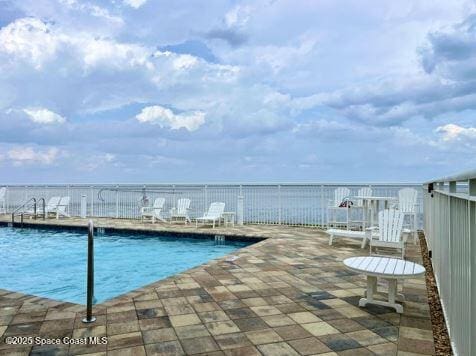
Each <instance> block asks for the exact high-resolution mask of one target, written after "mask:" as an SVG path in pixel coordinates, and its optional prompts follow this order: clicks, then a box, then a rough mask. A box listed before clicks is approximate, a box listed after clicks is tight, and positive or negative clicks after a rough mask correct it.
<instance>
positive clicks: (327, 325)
mask: <svg viewBox="0 0 476 356" xmlns="http://www.w3.org/2000/svg"><path fill="white" fill-rule="evenodd" d="M7 219H8V217H4V221H6V220H7ZM28 222H31V221H28ZM38 223H42V222H41V221H38ZM47 223H50V224H51V223H53V224H68V225H75V224H77V225H83V226H84V225H85V221H84V220H80V219H64V220H60V221H57V220H53V219H50V220H49V221H47ZM95 225H96V226H105V227H108V226H113V227H120V228H133V229H149V230H150V229H155V230H157V231H160V230H168V231H181V232H184V231H185V232H192V231H193V232H194V233H195V232H197V230H196V229H195V228H194V227H191V226H187V227H184V226H180V225H167V224H162V225H159V224H156V225H154V226H152V225H151V224H150V223H149V224H141V223H140V222H137V221H128V220H113V219H97V220H95ZM198 231H199V232H202V233H208V234H210V233H214V234H220V235H234V234H235V235H236V234H237V235H241V236H260V237H268V239H266V240H264V241H261V242H258V243H256V244H254V245H251V246H248V247H246V248H243V249H241V250H238V251H236V252H234V253H233V255H236V256H237V257H238V258H236V259H234V260H233V261H232V260H231V259H229V258H227V257H226V256H225V257H223V258H220V259H217V260H212V261H210V262H208V263H206V264H204V265H201V266H197V267H195V268H193V269H190V270H187V271H185V272H183V273H181V274H178V275H175V276H172V277H170V278H167V279H164V280H161V281H157V282H156V283H153V284H151V285H148V286H145V287H143V288H141V289H138V290H134V291H132V292H130V293H127V294H124V295H122V296H120V297H118V298H115V299H112V300H110V301H107V302H105V303H101V304H98V305H95V307H94V315H95V316H96V317H97V321H96V322H95V323H94V324H89V325H88V324H84V323H82V322H81V319H82V318H83V316H84V309H85V307H84V306H83V305H78V304H72V303H64V302H60V301H55V300H51V299H45V298H39V297H35V296H31V295H24V294H20V293H15V292H13V291H7V290H1V289H0V336H1V340H0V354H1V355H4V354H8V355H14V354H15V355H16V354H18V355H23V354H25V355H26V354H29V353H31V354H44V355H63V354H64V355H67V354H96V355H105V354H106V353H107V354H108V355H197V354H198V355H217V356H218V355H236V356H238V355H240V356H248V355H249V356H251V355H269V356H280V355H317V354H319V355H352V356H357V355H402V356H404V355H419V354H424V355H428V354H433V353H434V345H433V334H432V327H431V322H430V316H429V306H428V301H427V294H426V286H425V280H424V277H420V278H416V279H412V280H410V279H409V280H406V281H405V282H404V286H403V293H404V295H405V297H406V302H405V303H404V313H403V314H402V315H399V314H397V313H395V312H394V311H393V310H392V309H389V308H386V307H379V306H368V307H366V308H359V307H358V306H357V305H358V300H359V299H360V297H361V296H362V294H363V291H364V287H365V285H366V281H365V277H364V276H362V275H358V274H355V273H352V272H350V271H348V270H346V269H345V268H344V266H343V264H342V260H343V259H345V258H347V257H351V256H358V255H367V254H368V250H367V249H365V250H362V249H360V246H359V243H356V242H355V241H348V240H344V239H342V240H339V241H337V242H336V243H335V244H334V245H333V246H329V245H328V244H327V237H326V235H325V234H324V233H323V232H322V231H320V230H318V229H314V228H293V227H287V226H266V225H262V226H255V225H253V226H244V227H235V228H220V229H214V230H212V229H210V228H199V229H198ZM407 246H408V248H407V258H408V259H411V260H413V261H416V262H421V256H420V250H419V247H418V246H417V245H413V244H408V245H407ZM2 253H4V252H2ZM38 272H39V273H41V271H38ZM379 284H380V282H379ZM0 287H1V281H0ZM380 287H381V288H382V289H383V288H384V286H383V285H380ZM400 288H401V286H400ZM9 336H32V337H36V336H39V337H41V338H45V339H46V338H49V339H54V338H60V339H61V338H63V337H69V338H74V339H77V338H82V337H85V336H98V337H101V336H107V344H96V345H65V344H60V345H44V346H39V345H24V346H19V345H8V344H6V343H5V338H6V337H9Z"/></svg>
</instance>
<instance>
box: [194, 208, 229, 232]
mask: <svg viewBox="0 0 476 356" xmlns="http://www.w3.org/2000/svg"><path fill="white" fill-rule="evenodd" d="M224 211H225V203H220V202H214V203H211V204H210V207H209V208H208V211H207V212H206V213H205V215H203V216H202V217H200V218H197V219H196V220H195V226H196V227H198V222H202V223H203V224H205V223H207V222H211V223H212V225H213V228H215V222H216V223H218V225H220V220H221V219H222V215H223V212H224Z"/></svg>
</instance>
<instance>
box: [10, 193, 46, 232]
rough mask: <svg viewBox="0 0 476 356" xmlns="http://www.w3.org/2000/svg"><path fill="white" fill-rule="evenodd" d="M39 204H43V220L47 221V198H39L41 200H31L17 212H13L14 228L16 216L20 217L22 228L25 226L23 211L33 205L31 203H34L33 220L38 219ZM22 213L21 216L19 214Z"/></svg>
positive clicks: (17, 209)
mask: <svg viewBox="0 0 476 356" xmlns="http://www.w3.org/2000/svg"><path fill="white" fill-rule="evenodd" d="M39 202H42V208H43V214H42V215H43V220H45V218H46V202H45V198H39V199H36V198H30V199H28V200H27V201H26V202H24V203H23V204H22V205H20V206H19V207H18V208H16V209H15V210H13V212H12V226H14V225H15V215H20V223H21V226H23V215H24V211H23V209H24V208H25V207H27V206H29V205H31V203H33V219H36V217H37V215H38V214H37V211H38V209H37V205H38V203H39ZM20 210H22V211H21V213H20V214H18V212H19V211H20Z"/></svg>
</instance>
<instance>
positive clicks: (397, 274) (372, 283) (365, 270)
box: [344, 256, 425, 314]
mask: <svg viewBox="0 0 476 356" xmlns="http://www.w3.org/2000/svg"><path fill="white" fill-rule="evenodd" d="M344 265H345V266H346V267H347V268H348V269H350V270H351V271H354V272H359V273H362V274H365V275H366V276H367V292H366V298H361V299H360V301H359V306H360V307H365V306H366V305H367V304H377V305H383V306H386V307H391V308H394V309H395V310H396V312H397V313H400V314H401V313H403V307H402V306H401V305H400V304H397V303H396V299H397V297H399V298H400V299H401V301H404V300H405V298H404V296H403V295H402V294H397V281H398V280H399V279H405V278H413V277H417V276H420V275H422V274H424V273H425V267H423V266H421V265H419V264H418V263H415V262H410V261H405V260H400V259H398V258H389V257H373V256H366V257H351V258H347V259H345V260H344ZM378 277H379V278H384V279H386V280H387V281H388V302H385V301H381V300H375V299H374V298H373V297H374V293H375V292H377V278H378Z"/></svg>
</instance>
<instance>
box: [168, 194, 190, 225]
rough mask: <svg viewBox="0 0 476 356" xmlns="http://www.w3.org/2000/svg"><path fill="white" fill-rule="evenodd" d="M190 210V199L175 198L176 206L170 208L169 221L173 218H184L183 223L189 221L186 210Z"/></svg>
mask: <svg viewBox="0 0 476 356" xmlns="http://www.w3.org/2000/svg"><path fill="white" fill-rule="evenodd" d="M189 210H190V199H186V198H184V199H179V200H177V207H176V208H172V209H170V222H172V221H173V220H182V219H183V220H184V221H185V224H186V223H187V222H189V223H191V222H192V221H191V220H190V217H189V216H188V211H189Z"/></svg>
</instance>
